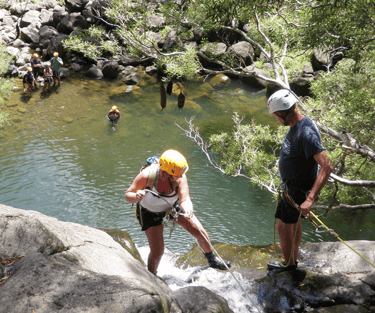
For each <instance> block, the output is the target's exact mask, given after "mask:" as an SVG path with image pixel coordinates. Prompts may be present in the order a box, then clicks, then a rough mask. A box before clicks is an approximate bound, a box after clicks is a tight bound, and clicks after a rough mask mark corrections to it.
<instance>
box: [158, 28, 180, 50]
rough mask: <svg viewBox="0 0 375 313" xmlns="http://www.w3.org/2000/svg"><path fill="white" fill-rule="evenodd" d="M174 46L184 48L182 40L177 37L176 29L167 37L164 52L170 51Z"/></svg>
mask: <svg viewBox="0 0 375 313" xmlns="http://www.w3.org/2000/svg"><path fill="white" fill-rule="evenodd" d="M174 45H176V46H179V47H181V46H182V41H181V39H180V38H179V37H178V36H177V32H176V31H175V30H174V29H171V30H170V31H169V32H168V33H167V36H166V38H165V40H164V43H163V50H164V51H168V49H170V48H171V47H173V46H174Z"/></svg>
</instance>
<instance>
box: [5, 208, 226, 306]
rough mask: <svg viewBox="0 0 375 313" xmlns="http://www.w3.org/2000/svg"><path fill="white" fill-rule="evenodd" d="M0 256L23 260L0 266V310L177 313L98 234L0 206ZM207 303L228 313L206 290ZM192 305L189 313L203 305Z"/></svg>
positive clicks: (129, 259) (140, 267) (164, 290)
mask: <svg viewBox="0 0 375 313" xmlns="http://www.w3.org/2000/svg"><path fill="white" fill-rule="evenodd" d="M131 245H132V243H129V246H131ZM0 256H1V257H16V256H23V257H22V258H21V259H20V260H19V261H17V262H15V263H14V264H13V265H11V266H7V267H4V266H1V272H0V274H1V276H2V277H3V282H4V280H5V282H4V283H3V284H2V285H1V286H0V312H7V313H12V312H14V313H18V312H33V310H34V311H35V312H38V313H43V312H45V313H51V312H70V313H71V312H124V313H125V312H126V313H129V312H143V313H149V312H176V313H177V312H178V313H182V312H184V311H183V309H182V308H181V306H180V304H179V303H178V301H177V300H176V296H175V295H174V293H173V292H172V291H171V290H170V289H169V287H168V286H167V285H166V284H165V283H164V282H163V280H161V279H160V278H158V277H157V276H155V275H153V274H151V273H150V272H149V271H148V270H147V269H146V267H145V266H144V264H142V263H141V262H140V261H139V260H137V258H134V257H133V256H132V255H131V254H130V253H129V252H128V251H127V250H126V249H124V248H123V247H122V245H120V244H119V243H118V242H116V241H115V240H113V238H112V237H111V236H110V235H108V234H107V233H106V232H104V231H102V230H99V229H94V228H91V227H88V226H84V225H80V224H76V223H68V222H61V221H59V220H57V219H56V218H53V217H49V216H46V215H43V214H41V213H38V212H35V211H25V210H20V209H16V208H12V207H8V206H4V205H0ZM136 257H137V255H136ZM9 274H11V275H9ZM191 288H193V287H191ZM191 288H187V290H185V291H180V292H179V294H178V296H179V297H182V298H184V296H181V294H182V295H185V294H186V295H187V297H188V294H189V292H190V293H191V292H192V290H191ZM193 289H194V288H193ZM185 298H186V297H185ZM209 298H212V301H211V302H212V303H214V307H215V310H216V311H214V312H223V313H226V312H231V310H230V309H229V308H228V305H227V303H226V300H225V299H223V298H222V297H220V296H218V295H215V294H214V293H212V292H211V291H209V290H206V300H207V299H209ZM191 302H193V303H196V311H194V312H198V307H199V309H201V308H202V307H203V308H205V305H206V304H204V303H197V302H196V301H195V302H194V301H191ZM182 305H183V304H182ZM211 307H212V305H211ZM207 312H209V311H207Z"/></svg>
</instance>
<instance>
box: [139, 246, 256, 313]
mask: <svg viewBox="0 0 375 313" xmlns="http://www.w3.org/2000/svg"><path fill="white" fill-rule="evenodd" d="M138 251H139V253H140V255H141V257H142V260H143V261H144V262H145V264H147V257H148V254H149V252H150V248H149V247H148V246H143V247H138ZM177 259H178V255H177V254H174V253H172V252H171V251H169V250H168V249H165V252H164V255H163V257H162V259H161V261H160V264H159V267H158V272H157V275H158V276H159V277H160V278H162V279H163V280H164V281H165V282H166V283H167V285H168V286H169V288H171V289H172V290H173V291H176V290H178V289H181V288H185V287H192V286H201V287H206V288H207V289H209V290H211V291H213V292H215V293H216V294H218V295H220V296H222V297H223V298H224V299H225V300H227V302H228V306H229V307H230V308H231V309H232V310H233V312H235V313H249V312H259V310H258V308H257V306H258V307H259V304H258V302H257V300H256V296H255V295H254V294H250V293H249V292H250V291H249V290H250V289H251V287H252V282H251V281H249V280H247V279H245V278H244V277H243V276H242V275H241V274H240V273H237V272H235V271H233V270H231V273H232V274H233V275H234V276H235V278H234V277H233V276H232V274H231V273H230V272H227V271H219V270H215V269H213V268H210V267H200V266H196V267H188V268H186V269H182V268H178V267H176V265H175V264H176V261H177ZM239 284H241V286H242V288H241V286H240V285H239ZM243 289H244V290H246V291H247V292H248V294H247V295H246V294H245V293H244V291H243ZM249 298H250V299H249ZM254 303H255V304H256V305H255V304H254Z"/></svg>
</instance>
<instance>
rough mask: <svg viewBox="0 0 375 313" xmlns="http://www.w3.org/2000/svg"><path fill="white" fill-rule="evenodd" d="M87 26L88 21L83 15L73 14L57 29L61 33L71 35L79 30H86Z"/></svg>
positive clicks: (66, 17)
mask: <svg viewBox="0 0 375 313" xmlns="http://www.w3.org/2000/svg"><path fill="white" fill-rule="evenodd" d="M86 24H87V22H86V19H85V18H84V17H83V16H82V15H81V13H71V14H69V15H68V16H65V17H64V18H63V19H62V20H61V21H60V23H59V24H58V25H57V27H56V29H57V31H58V32H59V33H62V34H68V35H69V34H70V33H71V32H72V31H74V30H77V29H78V28H80V29H84V28H86Z"/></svg>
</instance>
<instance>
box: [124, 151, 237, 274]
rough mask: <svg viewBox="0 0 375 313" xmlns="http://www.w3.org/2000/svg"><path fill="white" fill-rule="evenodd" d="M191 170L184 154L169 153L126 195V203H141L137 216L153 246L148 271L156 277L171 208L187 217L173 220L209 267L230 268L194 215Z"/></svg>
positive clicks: (138, 204)
mask: <svg viewBox="0 0 375 313" xmlns="http://www.w3.org/2000/svg"><path fill="white" fill-rule="evenodd" d="M188 170H189V166H188V164H187V161H186V159H185V157H184V156H183V155H182V154H181V153H180V152H178V151H176V150H167V151H165V152H164V153H163V154H162V155H161V157H160V160H159V163H158V164H152V165H151V166H149V167H146V168H145V169H144V170H142V171H141V172H140V173H139V174H138V175H137V177H136V178H135V179H134V181H133V183H132V185H131V186H130V187H129V189H128V190H127V191H126V193H125V199H126V201H128V202H130V203H137V208H136V216H137V218H138V221H139V224H140V225H141V227H142V231H144V232H145V233H146V236H147V239H148V242H149V246H150V254H149V256H148V262H147V267H148V270H149V271H150V272H151V273H153V274H156V271H157V268H158V266H159V262H160V260H161V257H162V256H163V253H164V238H163V229H164V226H163V219H164V218H165V217H166V215H167V214H168V213H169V212H168V211H170V209H171V207H176V208H177V210H179V209H180V210H181V211H182V212H181V213H184V214H181V215H179V216H178V218H174V217H172V218H171V220H172V221H174V222H176V223H177V224H178V225H180V226H181V227H183V228H184V229H185V230H187V231H188V232H189V233H190V234H191V235H192V236H193V237H195V238H196V240H197V242H198V244H199V246H200V247H201V249H202V250H203V252H204V255H205V257H206V258H207V260H208V263H209V266H211V267H213V268H219V269H222V270H225V269H228V267H229V266H230V264H229V263H226V264H224V263H223V262H222V261H221V260H219V259H218V258H217V257H216V256H215V255H214V253H213V251H212V246H211V243H210V239H209V237H208V234H207V232H206V231H205V230H204V228H203V226H202V225H201V223H200V222H199V221H198V219H197V218H196V217H195V215H194V211H193V203H192V201H191V198H190V195H189V186H188V182H187V178H186V172H187V171H188ZM147 189H148V190H150V191H149V192H147V191H146V190H147Z"/></svg>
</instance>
